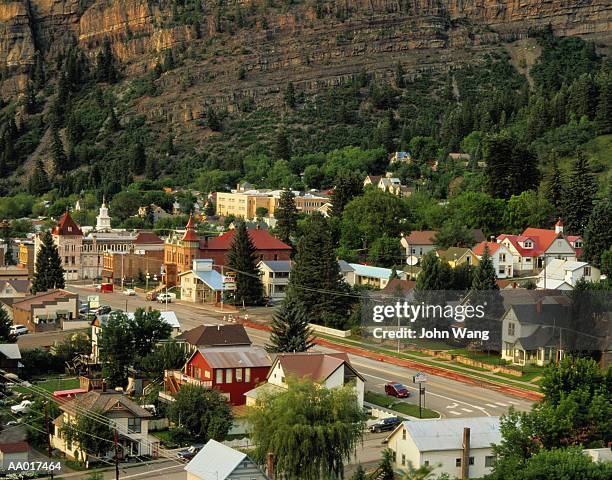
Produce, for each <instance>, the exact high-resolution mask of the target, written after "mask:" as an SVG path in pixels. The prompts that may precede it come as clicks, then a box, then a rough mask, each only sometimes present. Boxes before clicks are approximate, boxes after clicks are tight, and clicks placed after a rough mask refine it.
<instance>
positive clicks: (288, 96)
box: [285, 82, 295, 108]
mask: <svg viewBox="0 0 612 480" xmlns="http://www.w3.org/2000/svg"><path fill="white" fill-rule="evenodd" d="M285 103H286V104H287V106H288V107H289V108H295V87H294V86H293V82H289V83H288V84H287V88H286V89H285Z"/></svg>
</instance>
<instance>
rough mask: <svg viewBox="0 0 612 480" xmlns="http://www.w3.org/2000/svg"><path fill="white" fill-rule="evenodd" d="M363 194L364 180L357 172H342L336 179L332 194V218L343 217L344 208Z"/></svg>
mask: <svg viewBox="0 0 612 480" xmlns="http://www.w3.org/2000/svg"><path fill="white" fill-rule="evenodd" d="M362 192H363V179H362V178H361V177H360V175H359V174H358V173H356V172H346V171H342V172H341V173H340V174H339V175H338V177H337V178H336V184H335V185H334V190H333V192H332V194H331V198H330V200H331V204H332V207H331V216H332V217H338V218H339V217H341V216H342V212H343V211H344V207H345V206H346V204H347V203H349V202H350V201H351V200H352V199H353V198H355V197H356V196H358V195H361V193H362Z"/></svg>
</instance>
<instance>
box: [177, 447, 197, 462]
mask: <svg viewBox="0 0 612 480" xmlns="http://www.w3.org/2000/svg"><path fill="white" fill-rule="evenodd" d="M201 449H202V446H201V445H191V446H190V447H189V448H185V449H184V450H179V451H178V452H176V456H177V457H178V458H180V459H181V460H185V461H189V460H191V459H192V458H193V457H195V456H196V455H197V453H198V452H199V451H200V450H201Z"/></svg>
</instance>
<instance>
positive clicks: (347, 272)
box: [340, 263, 406, 289]
mask: <svg viewBox="0 0 612 480" xmlns="http://www.w3.org/2000/svg"><path fill="white" fill-rule="evenodd" d="M340 272H341V273H342V275H343V276H344V280H345V281H346V283H348V284H349V285H351V286H355V285H369V286H371V287H374V288H378V289H383V288H385V287H386V286H387V283H389V279H390V278H391V274H392V273H393V270H391V269H390V268H382V267H372V266H370V265H362V264H360V263H344V264H343V263H340ZM396 273H397V275H398V277H399V278H400V279H402V280H406V272H402V271H401V270H399V271H397V272H396Z"/></svg>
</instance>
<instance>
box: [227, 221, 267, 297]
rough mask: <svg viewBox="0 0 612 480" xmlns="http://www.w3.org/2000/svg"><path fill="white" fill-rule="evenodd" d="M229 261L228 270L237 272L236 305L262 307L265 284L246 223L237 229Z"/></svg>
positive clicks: (239, 225) (242, 223) (228, 256)
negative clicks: (262, 280) (262, 281)
mask: <svg viewBox="0 0 612 480" xmlns="http://www.w3.org/2000/svg"><path fill="white" fill-rule="evenodd" d="M227 260H228V262H227V266H228V268H229V269H230V270H234V271H235V272H236V291H235V296H234V298H235V301H236V304H237V305H240V304H243V303H244V304H245V305H261V303H262V302H263V284H262V283H261V278H260V272H259V269H258V268H257V255H256V250H255V245H253V241H252V240H251V237H250V236H249V233H248V230H247V227H246V224H245V223H244V222H240V223H239V224H238V226H237V227H236V231H235V233H234V239H233V241H232V246H231V247H230V250H229V252H228V253H227Z"/></svg>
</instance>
